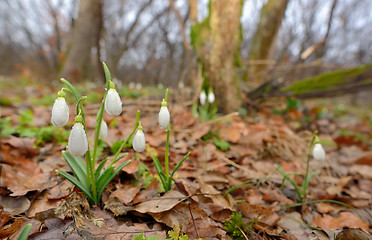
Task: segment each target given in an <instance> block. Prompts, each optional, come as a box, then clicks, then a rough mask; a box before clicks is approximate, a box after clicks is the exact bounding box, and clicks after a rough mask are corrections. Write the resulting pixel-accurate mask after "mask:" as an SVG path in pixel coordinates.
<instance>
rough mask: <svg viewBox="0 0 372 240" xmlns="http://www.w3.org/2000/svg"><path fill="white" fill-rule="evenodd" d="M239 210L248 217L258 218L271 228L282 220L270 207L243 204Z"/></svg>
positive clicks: (239, 206)
mask: <svg viewBox="0 0 372 240" xmlns="http://www.w3.org/2000/svg"><path fill="white" fill-rule="evenodd" d="M238 208H239V210H240V211H241V212H242V213H243V214H244V215H245V216H246V217H249V218H251V219H256V218H257V219H259V221H260V222H263V223H265V224H267V225H269V226H274V225H275V224H276V223H277V222H278V221H279V220H280V216H279V215H278V214H277V213H276V212H274V211H273V209H270V208H268V207H263V206H258V205H253V204H247V203H241V204H238Z"/></svg>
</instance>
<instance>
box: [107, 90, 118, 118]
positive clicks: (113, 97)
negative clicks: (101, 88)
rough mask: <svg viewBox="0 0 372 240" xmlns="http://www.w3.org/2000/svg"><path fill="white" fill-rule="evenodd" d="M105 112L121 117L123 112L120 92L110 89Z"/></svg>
mask: <svg viewBox="0 0 372 240" xmlns="http://www.w3.org/2000/svg"><path fill="white" fill-rule="evenodd" d="M105 111H106V112H107V113H108V114H110V115H114V116H119V115H120V113H121V111H122V103H121V99H120V96H119V94H118V92H117V91H116V90H115V89H113V88H110V89H109V90H108V92H107V96H106V101H105Z"/></svg>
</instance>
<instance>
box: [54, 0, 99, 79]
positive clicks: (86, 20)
mask: <svg viewBox="0 0 372 240" xmlns="http://www.w3.org/2000/svg"><path fill="white" fill-rule="evenodd" d="M101 11H102V0H80V5H79V16H78V19H77V20H76V22H75V26H74V29H73V32H72V39H71V43H70V46H69V49H68V53H67V58H66V62H65V64H64V66H63V69H62V72H61V77H64V78H66V79H67V80H68V81H71V82H78V81H81V80H84V79H87V78H89V77H90V76H89V73H90V72H92V71H91V66H92V65H93V64H94V63H95V62H96V61H94V60H93V61H92V60H91V50H92V47H95V46H96V43H97V39H96V38H97V37H98V36H99V34H98V33H99V32H100V29H99V28H100V27H102V25H101V24H100V19H99V17H101V16H102V12H101ZM97 50H98V49H97Z"/></svg>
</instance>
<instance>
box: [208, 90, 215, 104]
mask: <svg viewBox="0 0 372 240" xmlns="http://www.w3.org/2000/svg"><path fill="white" fill-rule="evenodd" d="M215 99H216V97H215V96H214V93H213V92H212V91H210V92H209V93H208V102H209V103H211V104H212V103H214V100H215Z"/></svg>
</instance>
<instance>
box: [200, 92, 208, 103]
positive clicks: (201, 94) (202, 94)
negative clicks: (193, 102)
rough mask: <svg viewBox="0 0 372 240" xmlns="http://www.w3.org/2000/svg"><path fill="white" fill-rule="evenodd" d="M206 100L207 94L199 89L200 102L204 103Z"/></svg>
mask: <svg viewBox="0 0 372 240" xmlns="http://www.w3.org/2000/svg"><path fill="white" fill-rule="evenodd" d="M206 100H207V94H206V93H205V92H204V91H201V92H200V95H199V101H200V104H201V105H204V104H205V101H206Z"/></svg>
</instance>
